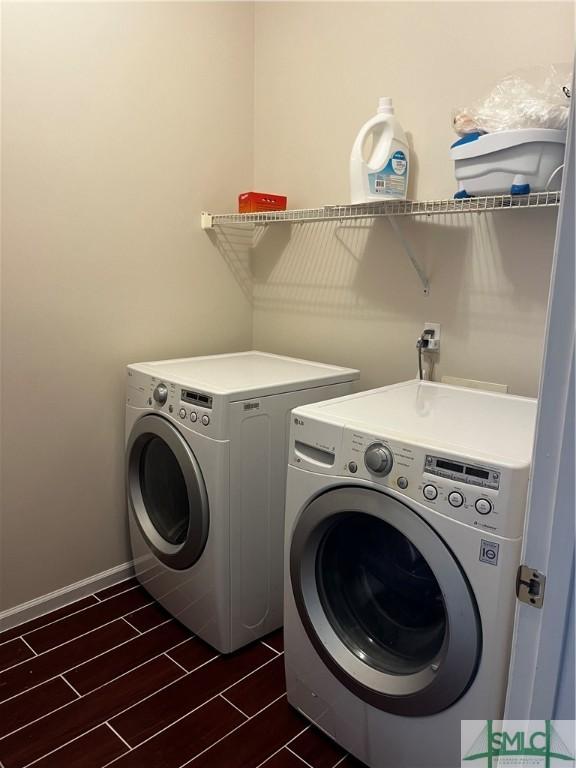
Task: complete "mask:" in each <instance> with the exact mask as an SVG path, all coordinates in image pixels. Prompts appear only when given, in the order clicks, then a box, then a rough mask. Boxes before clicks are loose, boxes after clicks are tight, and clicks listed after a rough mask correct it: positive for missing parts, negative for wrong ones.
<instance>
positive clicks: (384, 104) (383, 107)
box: [378, 96, 394, 115]
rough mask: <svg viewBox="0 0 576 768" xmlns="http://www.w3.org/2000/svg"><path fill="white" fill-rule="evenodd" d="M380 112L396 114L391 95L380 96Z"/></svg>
mask: <svg viewBox="0 0 576 768" xmlns="http://www.w3.org/2000/svg"><path fill="white" fill-rule="evenodd" d="M378 113H379V114H380V113H384V114H386V115H393V114H394V107H393V106H392V99H391V97H390V96H380V99H379V101H378Z"/></svg>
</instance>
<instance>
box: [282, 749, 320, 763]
mask: <svg viewBox="0 0 576 768" xmlns="http://www.w3.org/2000/svg"><path fill="white" fill-rule="evenodd" d="M285 749H287V750H288V752H290V754H291V755H294V757H297V758H298V760H301V761H302V763H303V764H304V765H307V766H308V768H314V766H313V765H310V763H309V762H308V761H307V760H304V758H303V757H302V756H301V755H299V754H297V753H296V752H294V750H293V749H290V747H288V746H286V747H285Z"/></svg>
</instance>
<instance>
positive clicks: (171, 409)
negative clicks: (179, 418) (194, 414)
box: [168, 405, 174, 413]
mask: <svg viewBox="0 0 576 768" xmlns="http://www.w3.org/2000/svg"><path fill="white" fill-rule="evenodd" d="M168 410H169V411H170V413H174V406H173V405H169V406H168Z"/></svg>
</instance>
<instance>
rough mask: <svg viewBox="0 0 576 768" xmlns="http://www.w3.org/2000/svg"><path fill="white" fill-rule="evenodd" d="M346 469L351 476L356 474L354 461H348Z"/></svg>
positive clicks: (356, 465) (356, 469) (356, 468)
mask: <svg viewBox="0 0 576 768" xmlns="http://www.w3.org/2000/svg"><path fill="white" fill-rule="evenodd" d="M348 469H349V470H350V472H352V474H354V472H358V464H356V462H355V461H349V462H348Z"/></svg>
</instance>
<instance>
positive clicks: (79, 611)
mask: <svg viewBox="0 0 576 768" xmlns="http://www.w3.org/2000/svg"><path fill="white" fill-rule="evenodd" d="M132 589H137V586H136V587H131V588H130V589H127V590H125V591H124V592H119V593H118V594H117V595H112V597H108V598H106V599H105V600H102V599H101V598H99V597H97V596H96V593H95V592H93V593H91V594H89V595H84V597H81V598H79V599H78V600H73V601H72V602H71V603H68V605H73V604H74V603H76V602H78V603H79V602H81V601H82V600H86V598H87V597H94V598H96V600H98V602H97V603H92V605H86V606H84V608H78V610H77V611H72V612H71V613H67V614H66V616H61V617H60V618H59V619H54V621H47V622H46V624H42V625H41V626H39V627H36V629H31V630H29V631H28V632H25V633H24V634H26V635H30V634H32V632H37V631H38V630H39V629H45V628H46V627H50V626H52V624H58V622H59V621H64V619H69V618H70V616H76V615H77V614H79V613H83V612H84V611H89V610H90V608H96V606H97V605H99V604H100V603H105V602H106V600H112V598H113V597H119V596H120V595H124V594H126V592H131V591H132ZM152 602H154V601H152ZM62 607H63V608H65V607H66V606H62ZM145 607H146V606H142V608H145ZM58 610H60V609H59V608H54V610H53V611H48V612H47V613H42V614H40V616H37V617H36V618H38V619H41V618H42V616H49V615H50V614H51V613H54V611H58ZM135 610H137V611H138V610H140V609H139V608H136V609H135ZM30 621H36V619H29V621H23V622H22V624H16V625H15V626H14V627H10V629H5V630H4V632H10V631H11V630H12V629H16V628H17V627H19V626H20V627H23V626H24V625H25V624H28V623H29V622H30ZM2 635H3V632H0V645H3V644H4V643H9V642H10V640H2ZM15 637H16V636H15ZM15 637H14V638H12V639H15ZM18 637H22V635H18Z"/></svg>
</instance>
